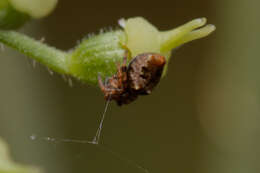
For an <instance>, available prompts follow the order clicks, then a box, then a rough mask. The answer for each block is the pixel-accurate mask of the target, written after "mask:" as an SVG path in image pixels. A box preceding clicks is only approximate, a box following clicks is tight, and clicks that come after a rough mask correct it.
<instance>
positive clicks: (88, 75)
mask: <svg viewBox="0 0 260 173" xmlns="http://www.w3.org/2000/svg"><path fill="white" fill-rule="evenodd" d="M119 24H120V25H121V26H122V29H118V30H115V31H107V32H102V33H100V34H98V35H94V36H91V37H89V38H86V39H83V40H82V41H81V43H80V44H79V45H78V46H76V48H74V49H73V50H72V51H70V52H64V51H60V50H57V49H55V48H52V47H50V46H47V45H45V44H43V43H41V42H39V41H35V40H33V39H31V38H29V37H27V36H24V35H22V34H19V33H16V32H8V31H0V42H3V43H5V44H6V45H8V46H10V47H13V48H15V49H17V50H19V51H20V52H22V53H24V54H26V55H27V56H29V57H31V58H33V59H36V60H37V61H39V62H41V63H42V64H45V65H46V66H48V67H49V68H51V69H52V70H54V71H56V72H58V73H61V74H67V75H71V76H74V77H76V78H77V79H79V80H80V81H83V82H86V83H89V84H97V76H98V74H100V75H101V76H102V77H108V76H111V75H112V74H114V73H115V72H116V65H115V63H116V62H121V61H122V60H123V56H124V53H125V51H126V50H127V51H129V53H130V55H131V56H130V57H128V58H129V60H131V59H132V58H134V57H135V56H136V55H138V54H140V53H146V52H154V53H160V54H162V55H164V56H165V57H166V59H167V62H168V61H169V58H170V56H171V50H172V49H174V48H176V47H178V46H180V45H182V44H184V43H186V42H189V41H192V40H195V39H198V38H202V37H205V36H207V35H208V34H210V33H211V32H213V31H214V30H215V26H214V25H206V26H204V25H205V24H206V19H205V18H200V19H195V20H192V21H190V22H188V23H186V24H184V25H182V26H180V27H178V28H175V29H172V30H169V31H159V30H158V29H157V28H156V27H155V26H153V25H152V24H150V23H149V22H148V21H146V20H145V19H144V18H141V17H136V18H130V19H128V20H123V19H122V20H120V21H119Z"/></svg>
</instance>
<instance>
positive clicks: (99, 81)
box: [98, 74, 106, 93]
mask: <svg viewBox="0 0 260 173" xmlns="http://www.w3.org/2000/svg"><path fill="white" fill-rule="evenodd" d="M98 85H99V88H100V89H101V91H102V92H103V93H105V91H106V87H105V85H104V83H103V81H102V79H101V76H100V74H98Z"/></svg>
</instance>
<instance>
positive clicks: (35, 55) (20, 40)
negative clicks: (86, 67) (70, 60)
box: [0, 30, 69, 74]
mask: <svg viewBox="0 0 260 173" xmlns="http://www.w3.org/2000/svg"><path fill="white" fill-rule="evenodd" d="M0 42H2V43H4V44H6V45H8V46H10V47H12V48H14V49H16V50H17V51H19V52H21V53H23V54H25V55H27V56H28V57H30V58H32V59H35V60H36V61H38V62H40V63H42V64H44V65H46V66H47V67H49V68H50V69H52V70H53V71H56V72H58V73H62V74H67V73H69V72H68V66H67V56H68V53H66V52H63V51H61V50H58V49H56V48H53V47H50V46H47V45H46V44H43V43H41V42H40V41H36V40H34V39H32V38H29V37H27V36H25V35H23V34H20V33H18V32H14V31H3V30H0Z"/></svg>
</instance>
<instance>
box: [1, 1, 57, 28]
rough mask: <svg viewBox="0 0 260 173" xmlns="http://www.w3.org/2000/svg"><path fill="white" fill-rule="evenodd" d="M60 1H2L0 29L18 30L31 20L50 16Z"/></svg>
mask: <svg viewBox="0 0 260 173" xmlns="http://www.w3.org/2000/svg"><path fill="white" fill-rule="evenodd" d="M57 2H58V0H0V29H17V28H19V27H20V26H22V25H23V24H24V23H25V22H26V21H28V20H29V19H30V18H42V17H45V16H47V15H48V14H50V13H51V12H52V11H53V9H54V8H55V6H56V4H57Z"/></svg>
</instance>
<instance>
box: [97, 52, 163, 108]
mask: <svg viewBox="0 0 260 173" xmlns="http://www.w3.org/2000/svg"><path fill="white" fill-rule="evenodd" d="M165 63H166V60H165V57H164V56H162V55H160V54H158V53H143V54H139V55H137V56H136V57H135V58H133V59H132V60H131V61H130V63H129V65H128V66H127V54H126V55H125V56H124V58H123V63H122V66H120V63H117V72H116V74H114V75H113V76H112V77H109V78H107V80H106V82H105V83H103V82H102V79H101V77H100V76H98V84H99V87H100V89H101V91H102V92H103V93H104V97H105V100H108V99H110V100H115V101H116V102H117V104H118V105H119V106H121V105H123V104H129V103H131V102H133V101H134V100H136V99H137V98H138V96H139V95H148V94H150V93H151V92H152V90H153V89H154V87H155V86H156V85H157V84H158V83H159V81H160V78H161V75H162V72H163V68H164V65H165Z"/></svg>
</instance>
